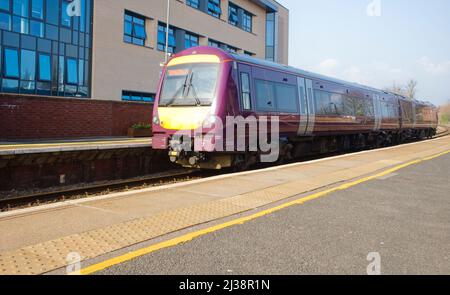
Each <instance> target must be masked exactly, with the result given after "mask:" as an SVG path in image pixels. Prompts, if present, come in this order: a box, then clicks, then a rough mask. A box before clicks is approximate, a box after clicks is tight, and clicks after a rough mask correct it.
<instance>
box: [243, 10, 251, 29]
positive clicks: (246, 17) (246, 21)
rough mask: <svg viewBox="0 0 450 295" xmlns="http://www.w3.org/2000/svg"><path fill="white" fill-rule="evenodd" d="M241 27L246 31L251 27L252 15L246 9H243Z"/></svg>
mask: <svg viewBox="0 0 450 295" xmlns="http://www.w3.org/2000/svg"><path fill="white" fill-rule="evenodd" d="M242 28H243V29H244V30H245V31H247V32H251V31H252V29H253V16H252V15H251V14H250V13H249V12H247V11H244V13H243V16H242Z"/></svg>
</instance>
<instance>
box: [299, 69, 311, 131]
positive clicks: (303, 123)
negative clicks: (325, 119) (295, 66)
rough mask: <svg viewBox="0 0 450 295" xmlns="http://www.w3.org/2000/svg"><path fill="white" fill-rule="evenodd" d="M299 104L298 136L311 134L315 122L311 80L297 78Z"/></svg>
mask: <svg viewBox="0 0 450 295" xmlns="http://www.w3.org/2000/svg"><path fill="white" fill-rule="evenodd" d="M297 86H298V93H299V96H298V97H299V105H300V124H299V128H298V135H299V136H309V135H312V133H313V131H314V123H315V107H314V91H313V84H312V81H311V80H309V79H305V78H301V77H298V78H297Z"/></svg>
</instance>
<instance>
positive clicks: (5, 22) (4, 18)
mask: <svg viewBox="0 0 450 295" xmlns="http://www.w3.org/2000/svg"><path fill="white" fill-rule="evenodd" d="M0 29H2V30H7V31H11V16H10V15H9V14H8V13H0Z"/></svg>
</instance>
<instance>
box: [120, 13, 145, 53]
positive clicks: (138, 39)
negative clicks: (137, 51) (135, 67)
mask: <svg viewBox="0 0 450 295" xmlns="http://www.w3.org/2000/svg"><path fill="white" fill-rule="evenodd" d="M145 27H146V17H144V16H142V15H139V14H136V13H134V12H131V11H128V10H125V13H124V27H123V29H124V31H123V41H124V42H125V43H130V44H134V45H138V46H145V42H146V41H147V32H146V28H145Z"/></svg>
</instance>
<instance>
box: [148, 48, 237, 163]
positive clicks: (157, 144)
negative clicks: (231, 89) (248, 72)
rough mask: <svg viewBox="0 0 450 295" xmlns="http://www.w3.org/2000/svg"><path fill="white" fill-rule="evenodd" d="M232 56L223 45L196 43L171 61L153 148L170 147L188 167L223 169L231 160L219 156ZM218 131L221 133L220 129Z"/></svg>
mask: <svg viewBox="0 0 450 295" xmlns="http://www.w3.org/2000/svg"><path fill="white" fill-rule="evenodd" d="M231 64H232V63H230V56H228V55H227V54H226V53H225V52H223V51H222V50H218V49H214V48H210V47H196V48H191V49H188V50H185V51H183V52H181V53H179V54H177V55H175V56H174V57H173V58H171V59H170V61H169V62H168V63H167V65H166V66H165V67H164V69H163V73H162V75H161V80H160V85H159V91H158V93H157V95H156V100H155V107H154V110H153V143H152V145H153V149H156V150H167V152H168V155H169V158H170V160H171V161H172V162H173V163H177V164H179V165H181V166H184V167H193V168H206V169H221V168H224V167H226V166H229V165H230V163H228V162H229V161H227V160H225V161H224V160H223V158H221V157H220V156H213V154H212V153H211V152H213V151H215V150H216V140H217V138H220V135H219V133H220V134H221V132H222V130H220V129H221V128H217V125H216V122H217V121H218V120H223V119H224V118H225V117H226V99H225V96H226V92H227V91H226V89H227V80H228V76H229V73H230V70H231V67H232V65H231ZM215 133H217V134H215Z"/></svg>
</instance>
